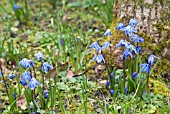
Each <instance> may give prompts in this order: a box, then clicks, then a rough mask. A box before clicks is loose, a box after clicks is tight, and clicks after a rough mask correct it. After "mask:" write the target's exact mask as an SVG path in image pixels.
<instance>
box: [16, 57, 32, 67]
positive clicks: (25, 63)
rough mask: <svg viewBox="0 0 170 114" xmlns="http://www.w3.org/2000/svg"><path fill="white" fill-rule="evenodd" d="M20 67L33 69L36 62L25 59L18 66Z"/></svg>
mask: <svg viewBox="0 0 170 114" xmlns="http://www.w3.org/2000/svg"><path fill="white" fill-rule="evenodd" d="M20 65H21V66H22V67H23V68H32V67H33V66H34V62H33V61H32V60H28V59H27V58H24V59H22V60H21V61H20V62H19V63H18V66H20Z"/></svg>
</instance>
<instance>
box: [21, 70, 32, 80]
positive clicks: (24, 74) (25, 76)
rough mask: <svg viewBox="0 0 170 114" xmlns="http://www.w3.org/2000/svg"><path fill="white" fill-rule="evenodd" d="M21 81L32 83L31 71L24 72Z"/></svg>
mask: <svg viewBox="0 0 170 114" xmlns="http://www.w3.org/2000/svg"><path fill="white" fill-rule="evenodd" d="M20 79H21V80H25V81H27V80H28V81H31V73H30V72H29V71H26V72H24V73H23V74H22V75H21V76H20Z"/></svg>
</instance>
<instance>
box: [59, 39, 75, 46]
mask: <svg viewBox="0 0 170 114" xmlns="http://www.w3.org/2000/svg"><path fill="white" fill-rule="evenodd" d="M76 39H77V38H76ZM63 44H64V41H63V39H61V38H60V45H63Z"/></svg>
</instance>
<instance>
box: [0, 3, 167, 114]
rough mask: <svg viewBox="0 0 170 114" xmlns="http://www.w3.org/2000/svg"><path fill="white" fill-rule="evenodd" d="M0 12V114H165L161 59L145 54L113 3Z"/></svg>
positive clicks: (10, 7)
mask: <svg viewBox="0 0 170 114" xmlns="http://www.w3.org/2000/svg"><path fill="white" fill-rule="evenodd" d="M0 4H1V8H0V9H1V12H0V15H1V19H0V26H1V27H0V31H1V34H0V81H1V83H0V104H1V105H0V113H3V114H18V113H29V114H39V113H40V114H56V113H62V114H73V113H75V114H82V113H85V114H96V113H99V114H145V113H146V114H149V113H155V114H168V113H170V97H169V95H170V90H169V88H168V86H167V85H168V84H167V83H166V82H165V81H164V79H163V78H162V77H160V76H159V73H158V72H157V69H158V66H159V63H160V62H161V60H162V58H160V57H159V56H158V55H156V54H155V53H150V54H149V55H148V54H147V53H145V51H143V48H145V47H144V46H145V38H144V37H142V36H140V34H138V33H139V32H140V31H138V30H137V27H138V26H139V23H138V21H137V20H136V19H134V18H131V19H129V20H127V22H126V23H123V22H122V21H121V20H119V19H118V18H117V17H116V16H115V15H114V11H113V9H114V0H5V1H0ZM118 34H119V35H118ZM117 37H119V38H118V39H117ZM141 45H142V46H141ZM115 51H116V52H119V53H118V56H119V57H120V59H119V60H118V59H116V57H115V56H116V54H117V53H115ZM116 63H118V64H119V65H117V64H116ZM120 66H121V67H120ZM155 77H156V78H155ZM151 82H154V84H155V85H157V86H156V90H160V88H163V89H161V90H160V91H163V92H162V93H161V94H160V92H157V91H156V90H155V87H153V86H152V83H151Z"/></svg>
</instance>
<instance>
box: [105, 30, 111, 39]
mask: <svg viewBox="0 0 170 114" xmlns="http://www.w3.org/2000/svg"><path fill="white" fill-rule="evenodd" d="M103 36H104V37H107V36H112V32H111V30H110V29H107V30H106V32H105V33H104V34H103Z"/></svg>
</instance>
